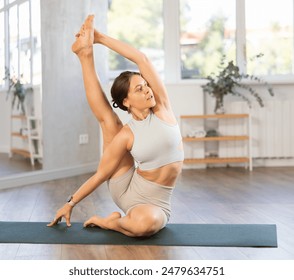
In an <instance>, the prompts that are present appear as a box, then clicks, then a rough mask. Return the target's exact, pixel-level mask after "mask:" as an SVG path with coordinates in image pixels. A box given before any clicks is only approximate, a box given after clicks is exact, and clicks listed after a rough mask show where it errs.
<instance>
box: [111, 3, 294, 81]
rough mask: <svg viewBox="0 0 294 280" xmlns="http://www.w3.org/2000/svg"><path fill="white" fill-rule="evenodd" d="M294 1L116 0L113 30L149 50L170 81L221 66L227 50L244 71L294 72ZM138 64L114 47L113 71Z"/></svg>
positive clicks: (198, 76)
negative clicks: (131, 62) (118, 52)
mask: <svg viewBox="0 0 294 280" xmlns="http://www.w3.org/2000/svg"><path fill="white" fill-rule="evenodd" d="M293 2H294V1H293V0H283V1H277V0H273V1H267V0H258V1H255V0H145V1H136V2H134V1H131V0H112V1H109V3H110V9H109V13H108V33H109V34H110V35H112V36H114V37H117V38H119V39H122V40H124V41H127V42H129V43H131V44H133V45H134V46H136V47H137V48H139V49H141V50H143V51H144V52H146V53H147V55H149V56H150V57H151V58H152V59H153V61H154V62H155V65H156V67H157V69H158V71H159V72H160V73H161V74H162V76H163V77H165V79H166V81H167V82H178V81H180V80H181V79H201V78H203V77H205V76H207V75H208V74H210V73H212V72H217V71H218V66H219V63H220V62H221V57H222V56H223V55H225V56H226V58H227V60H233V61H234V62H236V63H237V65H238V66H239V67H240V68H241V70H242V72H244V73H246V72H247V73H248V74H254V75H259V76H267V79H268V78H269V77H270V78H272V77H274V78H277V79H278V78H280V77H281V76H283V78H285V77H288V78H293V74H294V66H293V65H294V63H293V62H294V48H293V46H294V38H293V32H294V31H293V22H294V17H293V14H294V7H293ZM134 3H135V4H134ZM163 42H164V43H163ZM259 54H262V55H259ZM256 56H259V58H258V59H254V57H256ZM171 61H173V62H171ZM164 65H166V67H165V68H164ZM133 67H134V66H133V65H131V64H130V63H129V62H127V61H125V60H124V59H122V58H121V57H119V56H117V55H115V54H114V53H110V59H109V69H110V72H111V73H114V71H118V70H124V69H132V68H133ZM172 72H173V73H172ZM174 73H176V74H174Z"/></svg>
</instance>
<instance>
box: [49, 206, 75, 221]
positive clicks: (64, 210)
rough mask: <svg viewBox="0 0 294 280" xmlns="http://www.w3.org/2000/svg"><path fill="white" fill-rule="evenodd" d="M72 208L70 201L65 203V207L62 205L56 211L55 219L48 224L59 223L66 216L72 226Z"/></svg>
mask: <svg viewBox="0 0 294 280" xmlns="http://www.w3.org/2000/svg"><path fill="white" fill-rule="evenodd" d="M72 209H73V207H72V206H71V205H69V204H68V203H66V204H64V205H63V207H61V208H60V209H59V210H58V211H57V212H56V215H55V218H54V220H53V221H52V222H51V223H49V224H47V226H48V227H52V226H54V225H57V224H58V223H59V222H61V220H62V218H65V221H66V225H67V226H68V227H70V226H71V223H70V216H71V212H72Z"/></svg>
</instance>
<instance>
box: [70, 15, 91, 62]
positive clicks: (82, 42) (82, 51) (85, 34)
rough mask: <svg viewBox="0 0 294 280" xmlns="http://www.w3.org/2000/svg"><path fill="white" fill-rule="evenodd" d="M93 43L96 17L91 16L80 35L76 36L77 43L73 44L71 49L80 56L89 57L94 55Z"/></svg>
mask: <svg viewBox="0 0 294 280" xmlns="http://www.w3.org/2000/svg"><path fill="white" fill-rule="evenodd" d="M93 43H94V15H89V16H88V17H87V18H86V20H85V22H84V24H83V25H82V27H81V29H80V31H79V32H78V34H76V41H75V42H74V43H73V45H72V47H71V49H72V51H73V52H74V53H75V54H76V55H78V56H81V55H89V54H92V53H93Z"/></svg>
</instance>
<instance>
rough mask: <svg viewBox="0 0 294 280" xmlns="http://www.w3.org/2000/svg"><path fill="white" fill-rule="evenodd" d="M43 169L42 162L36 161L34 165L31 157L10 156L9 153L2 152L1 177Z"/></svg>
mask: <svg viewBox="0 0 294 280" xmlns="http://www.w3.org/2000/svg"><path fill="white" fill-rule="evenodd" d="M40 169H42V164H40V163H39V162H38V161H35V165H34V166H32V165H31V162H30V159H28V158H24V157H22V156H19V155H14V156H13V157H11V158H9V156H8V154H6V153H0V177H5V176H10V175H14V174H19V173H23V172H30V171H36V170H40Z"/></svg>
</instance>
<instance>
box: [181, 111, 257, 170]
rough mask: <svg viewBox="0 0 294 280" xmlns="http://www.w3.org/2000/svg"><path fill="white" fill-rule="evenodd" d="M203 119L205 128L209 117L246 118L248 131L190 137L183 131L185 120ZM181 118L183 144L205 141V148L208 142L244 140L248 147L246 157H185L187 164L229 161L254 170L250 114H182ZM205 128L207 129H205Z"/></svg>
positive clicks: (226, 162)
mask: <svg viewBox="0 0 294 280" xmlns="http://www.w3.org/2000/svg"><path fill="white" fill-rule="evenodd" d="M188 119H190V120H193V119H195V120H203V128H205V121H206V120H208V119H211V120H213V119H214V120H219V119H244V120H245V121H247V125H246V126H247V127H246V128H247V129H246V130H247V131H246V134H245V135H217V136H211V137H189V136H185V135H184V133H183V122H185V120H188ZM180 120H181V132H182V135H183V144H185V143H193V142H195V143H197V142H198V143H200V142H203V143H204V147H203V149H205V143H208V142H220V141H243V142H244V143H245V144H244V146H245V147H246V151H247V155H246V156H244V157H239V156H236V157H218V156H217V157H205V156H204V157H203V158H185V160H184V163H185V164H229V163H245V168H249V170H250V171H251V170H252V156H251V137H250V135H251V119H250V115H249V114H219V115H183V116H180ZM204 130H205V129H204Z"/></svg>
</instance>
